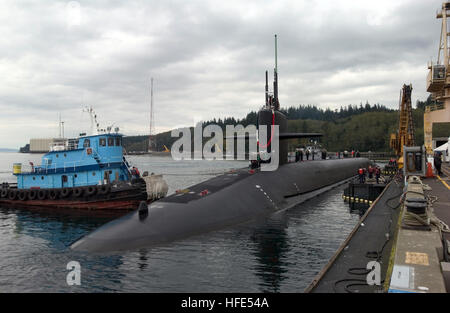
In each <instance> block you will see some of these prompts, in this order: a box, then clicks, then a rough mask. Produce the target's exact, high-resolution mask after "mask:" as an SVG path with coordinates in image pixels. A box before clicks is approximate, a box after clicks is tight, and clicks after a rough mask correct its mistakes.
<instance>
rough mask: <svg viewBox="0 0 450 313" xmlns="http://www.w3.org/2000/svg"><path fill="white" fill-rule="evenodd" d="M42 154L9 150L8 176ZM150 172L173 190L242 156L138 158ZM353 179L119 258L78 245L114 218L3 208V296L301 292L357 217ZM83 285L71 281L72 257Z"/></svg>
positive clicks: (3, 156) (1, 166)
mask: <svg viewBox="0 0 450 313" xmlns="http://www.w3.org/2000/svg"><path fill="white" fill-rule="evenodd" d="M40 157H41V155H28V154H19V153H0V178H1V181H5V180H9V181H14V177H13V176H12V175H11V169H12V163H14V162H22V163H24V164H25V163H26V164H28V161H33V162H34V164H38V163H40V162H39V160H40ZM129 160H130V161H131V163H132V164H134V165H137V166H138V168H139V169H140V170H141V172H143V171H145V170H148V171H149V172H155V173H164V174H168V175H166V176H165V178H166V180H167V182H168V184H169V186H170V190H169V192H170V193H172V192H173V191H174V190H176V189H180V188H185V187H188V186H190V185H192V184H195V183H198V182H200V181H203V180H206V179H208V178H210V177H212V175H215V174H218V173H221V172H223V171H225V170H228V169H230V168H239V167H243V166H245V165H246V163H245V162H239V161H217V162H211V161H183V162H175V161H172V160H171V159H170V158H168V157H148V156H134V157H129ZM344 187H345V186H344V185H342V186H341V187H338V188H336V189H334V190H332V191H329V192H327V193H326V194H324V195H321V196H319V197H316V198H314V199H311V200H309V201H308V202H306V203H303V204H301V205H298V206H297V207H295V208H293V209H291V210H289V211H287V212H281V213H277V214H274V215H273V216H271V217H269V218H264V219H261V220H257V221H254V222H251V223H248V224H243V225H237V226H234V227H229V228H226V229H223V230H218V231H215V232H210V233H206V234H202V235H198V236H194V237H190V238H186V239H184V240H181V241H177V242H173V243H171V244H167V245H164V246H161V247H156V248H148V249H139V250H135V251H128V252H121V253H115V254H101V255H91V254H86V253H81V252H73V251H71V250H70V249H68V246H69V244H70V243H72V242H73V241H74V240H76V239H77V238H79V237H80V236H82V235H84V234H86V233H88V232H89V231H91V230H94V229H95V228H97V227H99V226H100V225H102V224H104V223H105V222H107V221H108V220H110V219H111V217H92V216H91V217H83V216H76V215H73V214H72V215H67V214H55V213H43V212H33V211H29V210H23V209H20V210H19V209H6V208H0V255H1V258H0V292H302V291H303V290H304V289H305V288H306V287H307V286H308V285H309V283H310V282H311V281H312V279H313V278H314V277H315V276H316V275H317V273H318V272H319V271H320V270H321V269H322V267H323V266H324V265H325V264H326V263H327V262H328V260H329V258H330V257H331V256H332V255H333V254H334V252H335V251H336V249H337V248H338V247H339V245H340V244H341V242H343V240H344V239H345V237H346V236H347V234H348V233H350V231H351V229H352V228H353V227H354V225H355V224H356V223H357V221H358V219H359V216H358V215H355V214H350V213H349V209H348V206H347V205H346V203H344V202H343V201H342V199H341V195H342V192H343V189H344ZM72 260H73V261H78V262H79V263H80V264H81V286H68V285H67V283H66V275H67V274H68V273H69V270H67V269H66V266H67V263H68V262H70V261H72Z"/></svg>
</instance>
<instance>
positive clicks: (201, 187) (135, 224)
mask: <svg viewBox="0 0 450 313" xmlns="http://www.w3.org/2000/svg"><path fill="white" fill-rule="evenodd" d="M274 125H278V126H279V139H280V140H279V148H278V151H276V150H275V148H274V149H273V151H271V149H272V144H271V142H270V140H269V141H268V144H267V146H266V148H267V151H268V153H269V154H271V155H272V157H273V156H274V155H276V156H277V157H278V159H279V166H278V168H277V169H276V170H274V171H264V170H261V164H260V163H259V162H258V163H257V164H256V165H255V163H254V162H253V163H252V164H251V165H252V166H251V167H249V168H243V169H239V170H232V171H229V172H227V173H225V174H223V175H220V176H217V177H214V178H211V179H209V180H207V181H204V182H202V183H199V184H196V185H194V186H191V187H189V188H186V189H184V190H182V192H179V193H176V194H172V195H170V196H168V197H165V198H162V199H160V200H158V201H155V202H153V203H151V204H149V205H147V204H146V203H141V205H140V206H139V209H138V210H136V211H134V212H131V213H129V214H127V215H125V216H122V217H120V218H118V219H116V220H113V221H111V222H109V223H107V224H105V225H103V226H101V227H100V228H98V229H96V230H94V231H93V232H91V233H89V234H87V235H86V236H84V237H82V238H80V239H79V240H77V241H75V242H74V243H73V244H71V246H70V248H71V249H73V250H76V251H86V252H92V253H97V252H112V251H120V250H130V249H138V248H145V247H151V246H155V245H160V244H166V243H169V242H172V241H175V240H180V239H184V238H186V237H189V236H192V235H196V234H201V233H205V232H209V231H214V230H218V229H222V228H225V227H228V226H231V225H235V224H240V223H245V222H249V221H252V220H254V219H256V218H258V217H262V216H268V215H270V214H274V213H275V212H280V211H283V210H287V209H289V208H292V207H293V206H295V205H297V204H299V203H301V202H303V201H305V200H307V199H309V198H311V197H314V196H316V195H318V194H320V193H322V192H324V191H326V190H328V189H331V188H333V187H334V186H336V185H338V184H342V183H343V182H345V181H347V180H348V179H351V178H353V177H354V176H355V175H356V174H357V171H358V169H359V168H361V167H367V166H368V165H369V164H370V163H371V162H370V161H369V160H368V159H367V158H350V159H334V160H316V161H302V162H294V163H288V162H287V159H288V157H287V155H288V145H287V140H288V139H291V138H312V137H320V136H322V134H316V133H307V134H305V133H288V132H287V118H286V116H285V115H284V114H283V113H282V112H281V111H280V103H279V100H278V74H277V68H276V66H275V69H274V82H273V94H270V95H269V91H268V74H267V71H266V88H265V105H264V106H263V108H262V109H261V110H260V111H259V112H258V125H257V128H258V130H259V129H260V128H261V127H267V129H270V127H272V128H273V127H274ZM249 139H250V138H249Z"/></svg>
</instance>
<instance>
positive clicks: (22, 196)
mask: <svg viewBox="0 0 450 313" xmlns="http://www.w3.org/2000/svg"><path fill="white" fill-rule="evenodd" d="M27 198H28V191H26V190H20V191H19V200H20V201H25V200H26V199H27Z"/></svg>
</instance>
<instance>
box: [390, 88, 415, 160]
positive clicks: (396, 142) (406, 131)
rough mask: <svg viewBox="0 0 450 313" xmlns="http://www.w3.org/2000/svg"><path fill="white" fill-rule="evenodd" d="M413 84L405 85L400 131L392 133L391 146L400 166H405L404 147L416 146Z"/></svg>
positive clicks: (400, 115)
mask: <svg viewBox="0 0 450 313" xmlns="http://www.w3.org/2000/svg"><path fill="white" fill-rule="evenodd" d="M411 92H412V85H405V84H404V85H403V88H402V91H401V98H400V104H399V125H398V131H397V132H396V133H393V134H391V139H390V146H391V148H392V149H393V150H394V151H395V154H396V155H397V158H398V161H397V164H398V167H399V168H402V167H403V147H404V146H407V147H412V146H415V139H414V124H413V119H412V106H411Z"/></svg>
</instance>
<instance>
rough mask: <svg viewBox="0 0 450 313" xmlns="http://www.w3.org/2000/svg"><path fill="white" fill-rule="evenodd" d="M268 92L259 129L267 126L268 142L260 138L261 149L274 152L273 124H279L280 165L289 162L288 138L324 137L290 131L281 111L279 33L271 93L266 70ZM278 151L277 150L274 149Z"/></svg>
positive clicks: (260, 113)
mask: <svg viewBox="0 0 450 313" xmlns="http://www.w3.org/2000/svg"><path fill="white" fill-rule="evenodd" d="M265 90H266V92H265V98H266V99H265V106H264V107H263V108H262V109H261V110H259V112H258V125H257V126H258V130H259V129H260V128H261V127H267V128H266V130H267V137H268V138H267V144H266V146H261V145H260V142H259V139H258V145H259V151H260V152H262V151H267V152H272V138H271V136H272V135H273V133H272V126H274V125H278V126H279V148H278V150H279V151H278V153H279V159H278V160H279V162H278V164H279V165H283V164H286V163H287V156H288V143H287V139H294V138H317V137H322V134H320V133H288V132H287V118H286V116H285V115H284V114H283V113H282V112H280V101H279V100H278V66H277V35H275V68H274V71H273V93H272V94H269V81H268V73H267V71H266V89H265ZM274 152H276V151H274Z"/></svg>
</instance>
